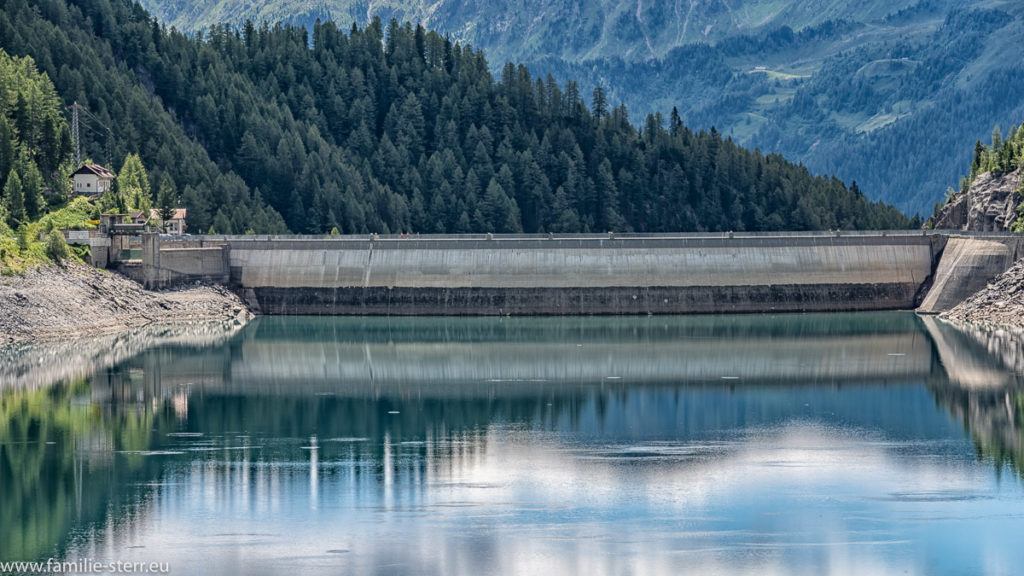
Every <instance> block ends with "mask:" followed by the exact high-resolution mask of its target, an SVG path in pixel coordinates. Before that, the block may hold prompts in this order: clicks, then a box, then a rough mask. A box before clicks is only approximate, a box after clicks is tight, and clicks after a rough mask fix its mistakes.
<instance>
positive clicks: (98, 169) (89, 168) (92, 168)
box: [72, 164, 114, 179]
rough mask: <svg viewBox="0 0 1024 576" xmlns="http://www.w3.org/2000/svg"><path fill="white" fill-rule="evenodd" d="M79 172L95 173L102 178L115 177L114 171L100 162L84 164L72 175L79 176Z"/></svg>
mask: <svg viewBox="0 0 1024 576" xmlns="http://www.w3.org/2000/svg"><path fill="white" fill-rule="evenodd" d="M78 174H95V175H96V176H99V177H100V178H111V179H113V178H114V173H113V172H111V171H110V170H107V169H106V168H104V167H103V166H100V165H99V164H83V165H82V167H81V168H79V169H78V170H76V171H75V173H74V174H72V176H77V175H78Z"/></svg>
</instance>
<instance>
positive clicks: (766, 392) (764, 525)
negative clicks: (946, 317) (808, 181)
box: [0, 313, 1024, 574]
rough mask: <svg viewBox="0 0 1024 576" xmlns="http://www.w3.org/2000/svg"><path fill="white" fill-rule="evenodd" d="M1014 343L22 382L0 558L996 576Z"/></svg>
mask: <svg viewBox="0 0 1024 576" xmlns="http://www.w3.org/2000/svg"><path fill="white" fill-rule="evenodd" d="M129 340H131V339H129ZM1015 342H1017V340H1014V339H1013V338H1010V337H1009V336H1007V335H1005V334H996V335H992V334H987V335H986V333H972V332H969V331H959V330H955V329H952V328H950V327H948V326H945V325H941V324H936V323H934V322H931V321H927V322H922V321H921V320H919V319H918V318H916V317H915V316H913V315H910V314H900V313H896V314H891V313H887V314H853V315H788V316H775V317H772V316H742V317H724V316H723V317H691V318H665V317H654V318H570V319H401V320H395V319H390V320H389V319H336V318H326V319H320V318H264V319H260V320H258V321H256V322H255V323H253V324H251V325H250V326H247V327H246V328H244V329H241V330H236V331H235V330H233V331H231V332H229V333H224V334H222V335H221V337H217V338H212V339H207V340H204V341H200V340H199V339H189V338H183V339H178V340H175V341H166V340H165V341H164V342H163V343H161V344H157V345H155V346H142V345H140V347H139V349H138V350H137V351H136V352H135V353H134V354H131V355H129V356H128V357H125V358H118V359H117V360H116V361H115V362H112V363H108V362H100V363H98V364H96V365H95V366H94V367H93V368H92V371H91V373H90V374H88V375H87V376H85V377H82V378H77V379H67V378H65V379H61V380H59V381H58V382H57V383H54V384H51V385H48V386H38V385H32V386H28V385H23V384H19V383H18V382H9V383H8V384H7V386H6V387H5V388H4V391H3V393H2V395H0V499H2V506H0V561H4V560H20V559H35V558H44V559H45V558H47V557H51V556H55V557H67V558H82V557H87V558H104V559H116V560H126V561H129V560H130V561H146V562H149V561H160V562H170V564H171V566H172V568H173V569H174V573H181V574H204V573H205V574H220V573H235V572H238V571H239V570H240V569H244V571H245V572H247V573H253V574H278V573H281V572H291V573H311V574H315V573H322V572H324V571H342V572H350V573H363V572H375V573H409V572H416V573H430V574H432V573H438V574H450V573H487V572H509V573H538V572H542V573H547V572H554V571H558V572H584V571H586V572H588V573H591V572H593V573H604V572H608V573H634V572H635V573H678V572H679V571H680V569H681V567H686V569H687V570H692V571H700V572H702V573H709V574H714V573H730V574H731V573H773V572H774V573H788V574H792V573H822V572H837V571H847V572H853V573H879V574H884V573H958V572H959V573H962V572H968V573H1011V572H1012V571H1013V570H1010V568H1014V567H1015V566H1017V565H1019V564H1020V562H1021V561H1022V560H1024V553H1022V552H1020V551H1018V550H1017V547H1016V545H1015V544H1013V542H1014V540H1013V536H1012V535H1013V534H1014V533H1015V532H1016V531H1017V530H1019V529H1020V528H1022V527H1024V495H1022V490H1021V483H1020V482H1018V481H1016V480H1014V481H1013V482H1010V483H1007V482H1006V481H1005V478H1003V479H1002V480H1001V479H1000V478H1001V477H1000V471H1002V470H1004V469H1005V468H1011V469H1013V470H1016V471H1017V472H1018V473H1019V471H1020V470H1021V467H1022V462H1024V453H1022V448H1021V447H1022V442H1021V437H1020V419H1021V414H1022V410H1024V408H1022V402H1021V394H1020V390H1021V388H1020V370H1019V367H1020V362H1019V358H1020V355H1019V351H1020V350H1021V348H1020V345H1019V344H1015ZM1013 346H1017V348H1016V349H1015V350H1017V351H1018V352H1010V351H1008V350H1009V349H1013ZM48 353H49V354H53V353H54V352H52V351H51V352H48ZM8 373H10V372H8Z"/></svg>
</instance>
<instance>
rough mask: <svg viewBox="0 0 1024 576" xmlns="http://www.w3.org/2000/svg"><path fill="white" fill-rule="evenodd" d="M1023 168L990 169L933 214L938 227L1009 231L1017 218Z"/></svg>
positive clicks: (938, 228) (934, 226) (934, 223)
mask: <svg viewBox="0 0 1024 576" xmlns="http://www.w3.org/2000/svg"><path fill="white" fill-rule="evenodd" d="M1020 188H1021V171H1020V170H1017V171H1016V172H1004V173H992V172H990V173H986V174H982V175H980V176H978V177H977V178H975V180H974V183H973V184H971V187H970V188H969V189H968V190H967V191H966V192H962V193H958V194H955V195H953V198H951V199H950V201H949V202H948V203H947V204H946V205H945V206H943V207H942V209H941V210H939V213H938V214H937V215H935V216H934V217H932V220H931V222H932V227H933V228H935V229H936V230H971V231H981V232H1007V231H1009V230H1010V227H1011V226H1012V225H1013V223H1014V222H1015V221H1016V220H1017V205H1018V204H1019V203H1020V201H1021V194H1020Z"/></svg>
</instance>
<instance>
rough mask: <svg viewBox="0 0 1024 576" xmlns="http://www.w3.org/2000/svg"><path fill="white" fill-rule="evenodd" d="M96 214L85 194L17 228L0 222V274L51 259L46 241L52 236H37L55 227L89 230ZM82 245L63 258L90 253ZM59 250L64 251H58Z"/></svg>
mask: <svg viewBox="0 0 1024 576" xmlns="http://www.w3.org/2000/svg"><path fill="white" fill-rule="evenodd" d="M98 217H99V208H98V207H96V206H93V205H92V203H90V202H89V201H88V200H86V199H85V198H76V199H75V200H72V201H71V202H70V203H69V204H68V205H67V206H65V207H64V208H61V209H59V210H55V211H53V212H50V213H49V214H46V215H45V216H43V217H42V218H40V219H39V220H37V221H36V222H30V223H28V224H26V225H24V226H23V227H22V228H19V229H18V230H11V229H10V228H9V227H8V226H7V225H6V224H3V223H2V222H0V275H3V276H11V275H15V274H17V275H21V274H24V273H25V272H26V271H27V270H29V269H30V268H32V267H33V266H35V267H38V266H42V265H49V264H51V263H53V259H52V257H51V256H52V254H51V252H53V249H52V247H49V246H48V245H49V244H51V243H53V242H55V239H54V240H52V241H49V242H48V241H41V240H40V236H46V235H47V234H50V233H51V232H53V231H55V230H89V229H92V228H95V227H96V226H95V224H93V223H91V222H90V221H95V220H96V219H97V218H98ZM58 233H59V232H58ZM84 248H85V250H84V251H82V250H78V249H74V248H72V249H71V250H70V251H69V252H67V253H66V255H65V256H64V257H63V258H62V259H65V260H84V259H85V257H88V254H89V249H88V246H85V247H84ZM61 254H65V253H64V252H63V251H61Z"/></svg>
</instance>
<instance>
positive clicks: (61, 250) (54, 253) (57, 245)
mask: <svg viewBox="0 0 1024 576" xmlns="http://www.w3.org/2000/svg"><path fill="white" fill-rule="evenodd" d="M46 254H47V255H48V256H49V257H50V258H53V259H54V260H56V261H58V262H60V261H61V260H65V259H67V258H68V257H70V256H71V250H70V249H69V248H68V243H67V242H65V241H64V234H63V233H62V232H61V231H60V230H50V233H49V234H47V235H46Z"/></svg>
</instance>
